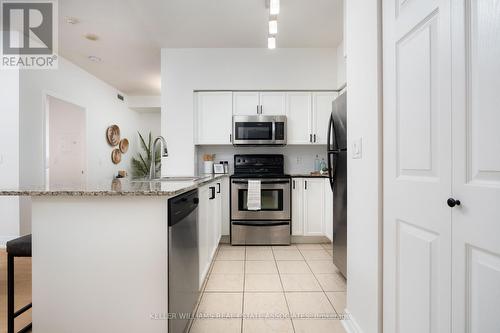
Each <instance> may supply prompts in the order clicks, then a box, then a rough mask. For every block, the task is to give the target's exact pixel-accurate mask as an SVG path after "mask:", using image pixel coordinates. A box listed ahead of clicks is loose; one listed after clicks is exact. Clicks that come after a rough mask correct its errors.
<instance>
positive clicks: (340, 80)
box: [336, 41, 347, 88]
mask: <svg viewBox="0 0 500 333" xmlns="http://www.w3.org/2000/svg"><path fill="white" fill-rule="evenodd" d="M336 52H337V88H340V87H342V85H344V84H345V83H346V82H347V81H346V79H347V78H346V57H345V56H344V54H345V52H344V41H342V43H340V44H339V46H337V49H336Z"/></svg>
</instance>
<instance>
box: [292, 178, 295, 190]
mask: <svg viewBox="0 0 500 333" xmlns="http://www.w3.org/2000/svg"><path fill="white" fill-rule="evenodd" d="M292 188H293V189H294V190H295V180H294V181H292Z"/></svg>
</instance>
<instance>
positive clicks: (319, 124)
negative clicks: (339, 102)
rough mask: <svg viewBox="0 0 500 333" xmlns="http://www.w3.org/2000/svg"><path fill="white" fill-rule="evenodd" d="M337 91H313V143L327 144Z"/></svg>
mask: <svg viewBox="0 0 500 333" xmlns="http://www.w3.org/2000/svg"><path fill="white" fill-rule="evenodd" d="M335 98H337V93H336V92H315V93H313V133H312V134H313V139H312V141H313V143H316V144H323V145H326V142H327V134H328V124H329V121H330V115H331V114H332V105H333V104H332V103H333V100H334V99H335Z"/></svg>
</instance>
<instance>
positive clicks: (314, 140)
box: [314, 134, 316, 142]
mask: <svg viewBox="0 0 500 333" xmlns="http://www.w3.org/2000/svg"><path fill="white" fill-rule="evenodd" d="M314 142H316V134H314Z"/></svg>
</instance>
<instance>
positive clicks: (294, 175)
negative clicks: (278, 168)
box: [290, 173, 328, 178]
mask: <svg viewBox="0 0 500 333" xmlns="http://www.w3.org/2000/svg"><path fill="white" fill-rule="evenodd" d="M290 176H291V177H292V178H328V174H324V175H312V174H310V173H296V174H291V175H290Z"/></svg>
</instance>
